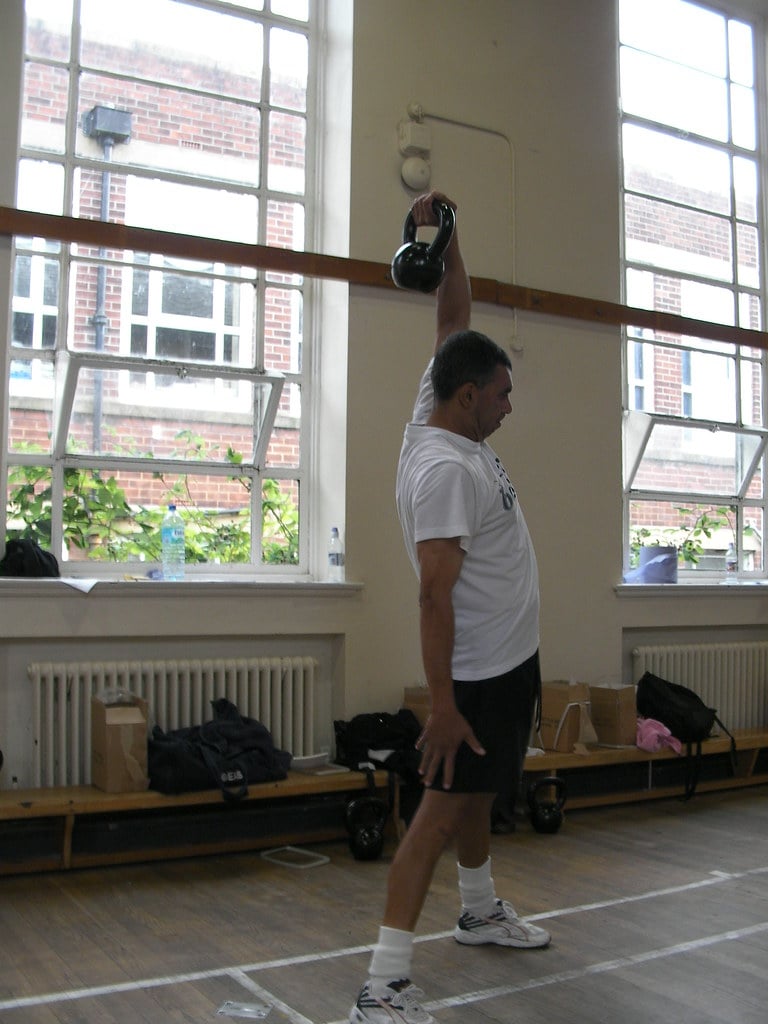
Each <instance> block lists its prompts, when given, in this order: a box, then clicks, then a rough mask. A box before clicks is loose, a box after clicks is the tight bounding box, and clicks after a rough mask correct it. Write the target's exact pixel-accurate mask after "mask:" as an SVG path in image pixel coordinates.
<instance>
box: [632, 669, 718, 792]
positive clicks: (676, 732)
mask: <svg viewBox="0 0 768 1024" xmlns="http://www.w3.org/2000/svg"><path fill="white" fill-rule="evenodd" d="M637 713H638V714H639V715H641V716H642V717H643V718H653V719H654V720H655V721H657V722H661V723H662V725H666V727H667V728H668V729H669V731H670V732H671V733H672V735H673V736H674V737H675V738H676V739H678V740H680V742H681V743H685V745H686V747H687V756H688V763H687V770H686V779H685V799H686V800H690V798H691V797H692V796H693V794H694V793H695V791H696V786H697V784H698V781H699V772H700V770H701V744H702V741H703V740H705V739H706V738H707V737H708V736H709V735H710V733H711V732H712V729H713V727H714V725H715V723H717V724H718V725H719V726H720V728H721V729H722V730H723V732H724V733H726V735H727V736H730V738H731V748H730V757H731V770H732V772H734V773H735V770H736V741H735V740H734V738H733V736H731V734H730V732H728V730H727V729H726V727H725V726H724V725H723V723H722V722H721V721H720V719H719V718H718V717H717V711H715V709H714V708H710V707H707V705H706V704H705V703H704V701H703V700H702V699H701V697H699V695H698V694H697V693H694V692H693V690H689V689H688V687H687V686H681V685H680V683H671V682H669V681H668V680H666V679H662V678H661V677H660V676H656V675H654V674H653V673H652V672H646V673H644V675H643V676H642V678H641V679H640V681H639V682H638V684H637ZM694 748H695V750H694Z"/></svg>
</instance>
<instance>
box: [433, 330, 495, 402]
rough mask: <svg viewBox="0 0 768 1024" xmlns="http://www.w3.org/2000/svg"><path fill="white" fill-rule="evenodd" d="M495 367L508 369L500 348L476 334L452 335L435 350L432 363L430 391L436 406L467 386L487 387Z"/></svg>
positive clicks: (486, 338) (469, 332)
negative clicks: (436, 403) (469, 384)
mask: <svg viewBox="0 0 768 1024" xmlns="http://www.w3.org/2000/svg"><path fill="white" fill-rule="evenodd" d="M497 366H506V368H507V369H508V370H511V369H512V361H511V360H510V358H509V356H508V355H507V353H506V352H505V351H504V349H503V348H500V347H499V346H498V345H497V344H496V342H495V341H492V340H491V339H490V338H489V337H488V336H487V335H485V334H481V333H480V332H479V331H469V330H467V331H456V332H455V333H454V334H450V335H449V336H448V337H447V338H446V339H445V341H444V342H443V344H442V345H441V346H440V348H439V349H438V350H437V354H436V355H435V359H434V362H433V363H432V389H433V390H434V392H435V399H436V401H438V402H447V401H448V399H449V398H452V397H453V395H455V394H456V392H457V391H458V389H459V388H460V387H461V386H462V385H463V384H467V383H472V384H474V385H475V386H476V387H478V388H484V387H485V386H486V384H490V382H491V381H492V380H493V375H494V373H495V372H496V367H497Z"/></svg>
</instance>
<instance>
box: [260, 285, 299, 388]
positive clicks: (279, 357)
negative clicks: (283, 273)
mask: <svg viewBox="0 0 768 1024" xmlns="http://www.w3.org/2000/svg"><path fill="white" fill-rule="evenodd" d="M264 302H265V308H264V365H265V366H266V368H267V369H268V370H280V371H281V372H284V373H299V372H300V371H301V349H302V330H303V302H302V295H301V292H297V291H296V290H295V289H289V288H267V289H266V292H265V298H264Z"/></svg>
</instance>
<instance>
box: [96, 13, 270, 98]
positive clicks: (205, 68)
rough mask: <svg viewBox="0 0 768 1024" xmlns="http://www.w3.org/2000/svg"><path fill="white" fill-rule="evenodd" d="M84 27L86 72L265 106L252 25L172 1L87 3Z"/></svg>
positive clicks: (256, 30)
mask: <svg viewBox="0 0 768 1024" xmlns="http://www.w3.org/2000/svg"><path fill="white" fill-rule="evenodd" d="M81 24H82V62H83V64H85V65H86V66H90V67H93V68H104V69H107V70H110V71H113V72H122V73H124V74H129V75H132V76H135V77H139V78H146V79H150V80H157V81H160V82H168V83H171V84H174V85H184V86H191V87H193V88H195V89H197V90H209V91H211V92H215V93H221V94H222V95H229V96H236V97H239V98H241V99H250V100H253V101H254V102H258V100H259V99H260V90H261V65H262V56H261V54H262V45H263V42H262V30H261V26H260V25H258V24H257V23H256V22H254V21H252V20H250V19H249V18H245V17H237V16H235V15H226V14H224V13H222V12H221V11H206V10H204V9H203V8H200V7H196V6H195V5H194V4H181V3H175V2H173V0H132V2H131V4H130V6H129V7H126V5H125V4H124V3H123V2H122V0H83V3H82V15H81ZM117 25H119V26H120V30H119V32H116V31H115V27H116V26H117Z"/></svg>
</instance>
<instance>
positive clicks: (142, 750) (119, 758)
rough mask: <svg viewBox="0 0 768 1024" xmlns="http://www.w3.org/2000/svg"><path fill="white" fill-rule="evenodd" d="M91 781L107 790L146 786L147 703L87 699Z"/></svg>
mask: <svg viewBox="0 0 768 1024" xmlns="http://www.w3.org/2000/svg"><path fill="white" fill-rule="evenodd" d="M91 781H92V782H93V784H94V786H97V787H98V788H99V789H103V790H104V791H105V792H107V793H133V792H136V791H138V790H142V789H147V788H148V786H149V776H148V774H147V702H146V701H145V700H142V699H141V698H140V697H135V696H133V695H132V694H130V695H125V696H123V695H122V694H121V695H120V698H119V701H118V702H115V703H108V702H107V701H106V700H105V699H104V698H102V697H101V696H95V697H92V698H91Z"/></svg>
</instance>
